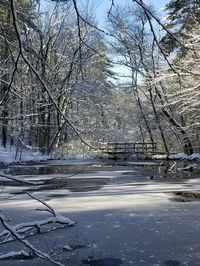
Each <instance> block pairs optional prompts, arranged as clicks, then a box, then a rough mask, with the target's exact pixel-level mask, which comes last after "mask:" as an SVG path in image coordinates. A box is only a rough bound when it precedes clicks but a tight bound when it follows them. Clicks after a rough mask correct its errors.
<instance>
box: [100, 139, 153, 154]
mask: <svg viewBox="0 0 200 266" xmlns="http://www.w3.org/2000/svg"><path fill="white" fill-rule="evenodd" d="M156 150H157V144H156V143H152V142H145V143H143V142H135V143H133V142H101V143H100V149H99V152H100V153H102V154H107V155H110V156H112V155H113V156H118V157H120V156H122V155H128V154H129V155H131V154H136V155H137V154H142V155H147V154H154V153H155V152H156Z"/></svg>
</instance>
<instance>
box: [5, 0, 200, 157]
mask: <svg viewBox="0 0 200 266" xmlns="http://www.w3.org/2000/svg"><path fill="white" fill-rule="evenodd" d="M199 6H200V3H199V1H195V0H182V1H178V0H171V1H169V3H167V4H166V6H165V10H164V11H163V12H165V17H162V19H161V18H160V17H159V14H157V11H156V9H155V8H154V7H153V6H149V5H147V4H145V3H144V2H143V1H140V0H135V1H130V3H128V4H127V5H121V6H120V3H119V4H118V3H117V2H116V3H115V1H112V2H111V3H110V6H109V10H108V11H107V14H105V21H104V22H103V23H102V22H99V21H98V17H97V16H96V13H95V11H94V6H92V4H91V3H90V2H89V1H85V4H83V3H82V4H81V3H79V1H76V0H71V1H70V0H66V1H65V0H62V1H59V0H58V1H55V0H54V1H53V0H52V1H39V0H20V1H14V0H1V1H0V16H1V27H0V36H1V39H0V42H1V68H0V73H1V74H0V83H1V89H0V108H1V117H0V120H1V122H0V128H1V129H0V132H1V134H0V138H1V145H2V147H4V148H5V149H6V148H7V149H9V148H11V146H13V147H14V148H15V149H16V157H17V156H18V154H19V153H20V151H21V150H22V149H30V150H33V151H39V152H41V153H42V154H63V153H64V154H87V153H92V152H93V151H94V150H95V149H96V148H97V147H98V146H99V143H100V142H109V141H117V142H135V143H137V142H144V143H145V142H152V143H153V142H156V143H157V145H158V152H160V153H164V154H166V155H167V156H169V155H170V154H174V153H185V154H188V155H191V154H194V153H197V152H199V151H200V135H199V128H200V119H199V118H200V113H199V112H200V111H199V110H200V106H199V105H200V83H199V82H200V78H199V75H200V74H199V67H200V63H199V60H200V59H199V56H200V53H199V40H200V31H199V22H200V16H199V12H200V11H199V10H200V7H199Z"/></svg>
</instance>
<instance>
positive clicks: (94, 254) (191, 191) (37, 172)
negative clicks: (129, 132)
mask: <svg viewBox="0 0 200 266" xmlns="http://www.w3.org/2000/svg"><path fill="white" fill-rule="evenodd" d="M188 164H190V165H189V166H188ZM2 170H3V171H4V173H5V174H7V175H12V176H16V177H18V178H21V179H23V180H26V181H42V182H43V184H40V185H37V186H29V185H27V184H22V183H21V184H19V183H17V182H16V181H11V180H9V181H8V180H7V179H5V178H1V179H0V190H1V193H0V201H1V208H0V210H1V211H2V212H3V213H4V214H5V215H6V216H7V217H9V219H11V223H12V224H16V223H20V222H22V221H23V222H26V221H30V220H31V219H36V220H37V219H42V218H44V217H45V214H44V213H42V212H39V211H36V210H35V209H37V208H38V207H40V205H39V203H38V202H36V201H34V200H33V199H30V198H29V197H28V195H26V194H25V191H29V192H31V193H32V195H34V196H36V197H38V198H40V199H42V200H45V201H46V202H47V203H48V204H50V205H51V206H52V207H53V208H54V209H55V210H56V211H58V212H59V213H61V214H62V215H65V216H67V217H69V218H70V219H72V220H74V221H76V222H77V225H76V226H74V227H70V228H65V229H58V230H55V231H53V232H51V233H48V234H44V235H42V234H39V235H38V236H32V237H30V239H29V240H30V241H31V242H32V243H33V244H35V245H36V246H37V247H38V248H41V249H42V250H44V251H45V252H49V251H52V255H53V256H54V258H56V259H57V260H59V261H61V262H62V263H65V265H69V266H73V265H74V266H78V265H92V266H118V265H124V266H128V265H135V266H140V265H143V266H166V265H168V266H170V265H171V266H179V265H188V266H196V265H200V240H199V235H200V212H199V207H200V201H199V199H200V195H199V190H200V186H199V185H200V175H199V172H200V171H199V170H200V166H199V163H197V162H194V163H188V162H187V163H185V162H173V161H169V162H161V161H137V162H117V163H113V162H112V161H110V162H109V161H94V160H67V161H65V160H57V161H56V160H51V161H47V162H43V163H37V164H36V163H35V164H34V163H33V164H29V165H27V164H24V165H13V166H9V167H6V168H4V169H2ZM0 228H1V229H2V226H0ZM63 246H68V247H70V248H69V249H62V247H63ZM0 247H1V248H0V254H2V253H5V252H7V251H10V250H17V249H18V246H16V242H15V241H12V242H11V243H9V244H7V245H2V244H1V245H0ZM0 265H1V266H12V265H13V266H15V265H16V266H18V265H23V266H24V265H25V266H32V265H37V266H39V265H50V264H49V263H47V262H44V261H41V260H39V259H33V260H23V261H22V260H19V259H18V260H4V261H0Z"/></svg>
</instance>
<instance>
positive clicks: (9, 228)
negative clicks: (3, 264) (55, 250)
mask: <svg viewBox="0 0 200 266" xmlns="http://www.w3.org/2000/svg"><path fill="white" fill-rule="evenodd" d="M0 221H1V223H2V225H3V226H4V227H5V228H6V230H7V231H8V232H10V234H11V235H12V236H13V237H15V238H16V239H17V240H18V241H19V242H21V243H22V244H24V246H25V247H26V248H28V249H30V251H31V252H32V253H33V254H34V255H35V256H37V257H38V258H40V259H43V260H47V261H50V262H52V263H53V264H55V265H58V266H64V264H62V263H60V262H58V261H55V260H53V259H52V258H51V257H50V256H49V255H48V254H47V253H45V252H43V251H41V250H39V249H37V248H35V247H34V246H33V245H32V244H30V242H29V241H28V240H26V239H24V238H23V237H22V236H21V235H20V234H19V233H18V232H17V231H16V230H15V229H14V228H13V227H12V226H10V225H9V224H8V223H7V222H6V219H5V217H4V215H2V214H0ZM10 255H11V256H12V255H13V254H12V252H11V253H10Z"/></svg>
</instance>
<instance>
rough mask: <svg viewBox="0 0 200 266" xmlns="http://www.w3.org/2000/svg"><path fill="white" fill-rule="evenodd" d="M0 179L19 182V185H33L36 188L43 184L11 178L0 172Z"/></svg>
mask: <svg viewBox="0 0 200 266" xmlns="http://www.w3.org/2000/svg"><path fill="white" fill-rule="evenodd" d="M0 177H3V178H5V179H9V180H12V181H16V182H19V183H22V184H27V185H33V186H38V185H42V184H44V182H41V181H28V180H23V179H21V178H19V177H16V176H11V175H5V174H3V173H1V172H0Z"/></svg>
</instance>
